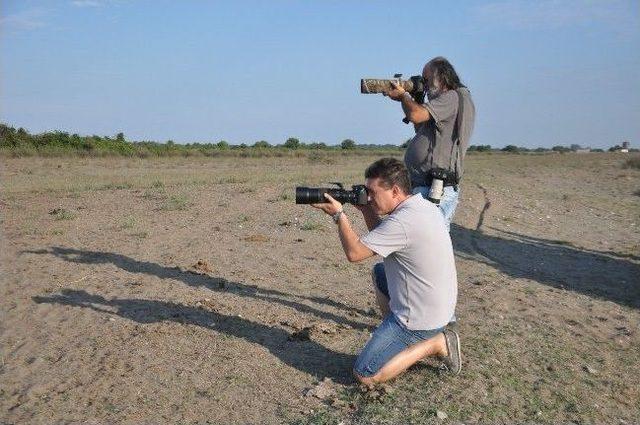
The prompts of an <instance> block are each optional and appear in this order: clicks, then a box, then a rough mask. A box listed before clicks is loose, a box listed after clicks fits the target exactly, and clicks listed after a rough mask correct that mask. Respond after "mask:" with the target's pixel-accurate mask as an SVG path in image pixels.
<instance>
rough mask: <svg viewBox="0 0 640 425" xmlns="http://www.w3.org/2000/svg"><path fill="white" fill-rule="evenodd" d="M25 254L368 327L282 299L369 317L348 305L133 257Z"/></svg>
mask: <svg viewBox="0 0 640 425" xmlns="http://www.w3.org/2000/svg"><path fill="white" fill-rule="evenodd" d="M22 253H29V254H39V255H43V254H49V255H55V256H56V257H58V258H62V259H64V260H65V261H69V262H73V263H82V264H113V265H115V266H117V267H119V268H121V269H123V270H126V271H128V272H130V273H141V274H146V275H151V276H157V277H159V278H161V279H173V280H177V281H180V282H183V283H184V284H186V285H188V286H193V287H204V288H207V289H210V290H212V291H217V292H223V291H224V292H227V293H233V294H236V295H238V296H241V297H249V298H253V299H258V300H263V301H268V302H273V303H278V304H281V305H284V306H287V307H290V308H292V309H294V310H296V311H298V312H302V313H307V314H310V315H313V316H315V317H318V318H320V319H323V320H330V321H333V322H335V323H338V324H341V325H346V326H350V327H352V328H355V329H368V328H369V325H368V324H366V323H362V322H359V321H355V320H350V319H347V318H345V317H342V316H339V315H336V314H333V313H330V312H327V311H323V310H319V309H317V308H314V307H311V306H309V305H307V304H303V303H301V302H298V301H293V300H291V299H286V298H298V299H299V300H307V301H311V302H314V303H317V304H324V305H327V306H331V307H335V308H338V309H340V310H344V311H346V312H347V313H349V314H351V315H354V316H365V317H369V316H371V314H370V313H369V312H365V311H364V310H361V309H358V308H356V307H352V306H348V305H346V304H344V303H341V302H339V301H334V300H331V299H329V298H322V297H306V296H302V295H294V294H288V293H286V292H282V291H278V290H274V289H266V288H259V287H257V286H255V285H246V284H243V283H239V282H231V281H228V280H226V279H223V278H220V277H212V276H209V275H205V274H194V273H190V272H188V271H184V270H181V269H179V268H177V267H164V266H161V265H160V264H156V263H152V262H149V261H138V260H136V259H134V258H131V257H128V256H126V255H122V254H116V253H113V252H102V251H88V250H80V249H74V248H63V247H52V248H50V249H40V250H30V251H22Z"/></svg>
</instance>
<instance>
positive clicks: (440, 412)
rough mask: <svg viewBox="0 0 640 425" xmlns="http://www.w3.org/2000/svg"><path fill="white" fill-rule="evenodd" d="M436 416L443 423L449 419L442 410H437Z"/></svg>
mask: <svg viewBox="0 0 640 425" xmlns="http://www.w3.org/2000/svg"><path fill="white" fill-rule="evenodd" d="M436 416H437V417H438V419H441V420H443V421H444V420H445V419H447V418H448V417H449V415H447V414H446V413H444V412H443V411H442V410H437V411H436Z"/></svg>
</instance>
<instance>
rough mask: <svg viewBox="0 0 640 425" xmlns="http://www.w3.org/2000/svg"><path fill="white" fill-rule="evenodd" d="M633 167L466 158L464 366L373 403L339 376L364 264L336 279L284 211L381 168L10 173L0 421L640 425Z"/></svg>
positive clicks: (638, 247)
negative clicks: (296, 195) (299, 188)
mask: <svg viewBox="0 0 640 425" xmlns="http://www.w3.org/2000/svg"><path fill="white" fill-rule="evenodd" d="M626 158H627V157H625V156H624V155H614V154H587V155H574V154H572V155H569V154H567V155H546V156H525V155H475V156H470V157H469V159H468V165H467V169H468V172H467V175H466V176H465V181H464V185H463V189H462V196H461V204H460V205H459V207H458V213H457V214H456V217H455V223H454V224H453V226H452V231H451V235H452V239H453V242H454V247H455V250H456V257H457V258H456V261H457V267H458V276H459V287H460V294H459V302H458V311H457V316H458V318H459V325H458V326H459V330H460V334H461V338H462V350H463V355H464V359H465V368H464V370H463V373H462V374H461V375H460V376H458V377H455V378H453V377H449V376H442V375H441V374H440V373H438V372H437V369H436V367H435V365H432V366H418V367H415V368H412V369H411V370H410V371H409V372H408V373H407V374H405V375H404V376H403V377H401V378H400V379H398V380H396V381H394V382H392V383H391V385H390V386H389V388H388V389H387V390H385V391H387V392H388V393H389V394H386V395H383V396H381V397H377V398H376V397H367V396H365V395H363V393H362V392H361V391H360V390H359V389H358V388H357V386H356V385H355V383H354V380H353V378H352V376H351V365H352V363H353V361H354V358H355V356H356V355H357V353H358V352H359V350H360V348H361V347H362V346H363V345H364V343H365V342H366V341H367V339H368V336H369V332H370V331H371V330H372V329H373V327H374V326H375V325H376V324H377V323H378V322H379V320H380V318H379V317H378V316H377V314H376V313H375V311H374V310H373V306H374V300H373V292H372V290H371V284H370V279H369V270H370V268H371V266H372V265H373V264H374V263H375V260H370V261H366V262H364V263H361V264H349V263H348V262H347V261H346V260H345V259H344V256H343V253H342V251H341V249H340V247H339V241H338V238H337V235H336V231H335V226H334V225H333V223H332V222H331V220H330V219H329V218H328V217H326V216H323V215H322V214H321V213H320V212H318V211H316V210H313V209H312V208H310V207H304V206H298V205H295V204H294V200H293V192H294V191H293V188H294V187H295V186H296V185H297V184H308V185H321V184H323V183H326V182H328V181H335V180H342V181H344V182H345V183H346V184H355V183H359V182H361V181H362V177H361V176H362V172H363V170H364V168H365V167H366V166H367V165H368V164H369V163H370V162H372V161H373V160H375V159H376V157H373V156H372V157H366V156H365V157H348V156H345V157H342V156H337V157H326V158H311V159H308V158H305V157H301V158H296V159H295V160H292V159H287V158H263V159H252V158H244V159H242V158H235V159H234V158H227V159H224V158H221V159H199V158H195V159H161V160H129V159H42V158H40V159H38V158H35V159H34V158H25V159H6V158H3V159H2V164H3V165H2V171H1V181H2V183H1V184H2V199H1V204H0V208H1V211H2V251H1V254H0V255H1V273H2V287H1V288H0V307H1V325H0V326H1V329H0V342H1V347H2V352H1V359H0V422H4V423H34V424H39V423H72V422H90V423H167V422H169V423H177V422H179V423H196V422H198V423H202V422H210V423H282V422H295V421H298V422H322V421H325V422H332V421H336V422H337V421H343V422H344V423H359V422H362V423H366V422H380V423H393V422H416V423H425V422H430V421H433V422H439V423H441V422H449V421H451V422H457V421H463V422H465V423H474V422H507V423H508V422H523V421H527V422H542V423H553V422H570V421H575V422H586V423H593V422H596V423H599V422H608V423H638V422H640V413H639V412H640V402H639V400H640V390H639V388H640V337H639V331H640V329H639V323H640V310H639V309H640V196H639V195H638V189H639V188H640V171H639V170H633V169H624V168H623V167H622V164H623V162H624V160H625V159H626ZM346 211H347V212H348V213H349V215H350V217H352V218H353V220H354V222H355V225H356V227H357V228H358V229H360V230H361V231H362V230H364V228H365V227H364V224H363V222H362V220H361V219H360V218H359V217H358V216H357V214H356V211H355V209H353V208H352V207H349V206H347V207H346ZM327 378H329V379H330V381H328V380H327V381H324V383H323V380H326V379H327ZM319 383H320V384H319ZM325 387H326V388H325ZM327 388H328V390H327V391H319V390H325V389H327ZM438 412H440V413H442V412H445V414H446V416H447V419H439V418H438V416H437V413H438Z"/></svg>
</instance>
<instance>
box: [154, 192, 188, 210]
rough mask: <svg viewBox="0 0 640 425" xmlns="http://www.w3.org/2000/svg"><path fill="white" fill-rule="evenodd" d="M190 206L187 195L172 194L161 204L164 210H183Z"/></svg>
mask: <svg viewBox="0 0 640 425" xmlns="http://www.w3.org/2000/svg"><path fill="white" fill-rule="evenodd" d="M188 207H189V198H187V197H186V196H185V195H171V196H170V197H169V199H167V200H166V201H164V203H163V204H162V205H161V206H160V209H161V210H162V211H182V210H186V209H187V208H188Z"/></svg>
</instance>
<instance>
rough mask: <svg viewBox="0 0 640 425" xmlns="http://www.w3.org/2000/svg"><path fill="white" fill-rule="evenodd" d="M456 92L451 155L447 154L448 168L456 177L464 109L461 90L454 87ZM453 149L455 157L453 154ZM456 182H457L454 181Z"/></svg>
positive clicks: (457, 174)
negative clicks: (456, 107)
mask: <svg viewBox="0 0 640 425" xmlns="http://www.w3.org/2000/svg"><path fill="white" fill-rule="evenodd" d="M456 93H457V94H458V113H457V115H456V121H455V123H454V125H453V134H452V137H451V138H452V139H453V140H452V143H451V155H450V156H449V158H450V161H451V163H450V164H449V170H453V172H454V173H455V175H456V179H457V178H458V176H459V173H458V158H459V157H460V134H461V133H462V114H463V111H464V98H463V95H462V90H460V89H459V88H457V89H456ZM454 150H455V157H454V156H453V155H454ZM456 183H457V182H456Z"/></svg>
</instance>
